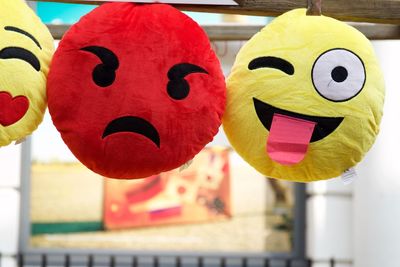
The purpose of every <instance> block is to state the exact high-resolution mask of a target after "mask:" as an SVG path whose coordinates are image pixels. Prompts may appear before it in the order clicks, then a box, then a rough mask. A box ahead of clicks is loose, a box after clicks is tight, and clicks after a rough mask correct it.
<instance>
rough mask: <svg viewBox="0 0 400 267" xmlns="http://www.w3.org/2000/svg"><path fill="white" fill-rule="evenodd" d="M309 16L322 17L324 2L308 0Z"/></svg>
mask: <svg viewBox="0 0 400 267" xmlns="http://www.w3.org/2000/svg"><path fill="white" fill-rule="evenodd" d="M307 1H308V8H307V16H321V14H322V12H321V6H322V0H307Z"/></svg>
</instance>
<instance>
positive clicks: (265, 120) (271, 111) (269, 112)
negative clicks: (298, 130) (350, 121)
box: [253, 98, 344, 142]
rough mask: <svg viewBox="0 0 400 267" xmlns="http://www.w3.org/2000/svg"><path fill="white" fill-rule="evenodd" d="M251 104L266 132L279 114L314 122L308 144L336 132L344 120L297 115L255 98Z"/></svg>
mask: <svg viewBox="0 0 400 267" xmlns="http://www.w3.org/2000/svg"><path fill="white" fill-rule="evenodd" d="M253 102H254V107H255V109H256V113H257V116H258V119H259V120H260V121H261V123H262V124H263V125H264V127H265V128H266V129H267V130H268V131H269V130H270V129H271V125H272V119H273V117H274V115H275V114H281V115H285V116H288V117H293V118H296V119H301V120H305V121H310V122H314V123H315V127H314V131H313V133H312V136H311V140H310V142H316V141H318V140H321V139H323V138H325V137H327V136H328V135H330V134H331V133H332V132H333V131H335V130H336V128H337V127H338V126H339V125H340V124H341V123H342V121H343V119H344V118H343V117H333V118H331V117H320V116H310V115H304V114H299V113H295V112H292V111H287V110H284V109H280V108H276V107H274V106H271V105H269V104H267V103H265V102H262V101H260V100H258V99H257V98H253Z"/></svg>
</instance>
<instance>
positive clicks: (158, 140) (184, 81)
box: [48, 3, 226, 179]
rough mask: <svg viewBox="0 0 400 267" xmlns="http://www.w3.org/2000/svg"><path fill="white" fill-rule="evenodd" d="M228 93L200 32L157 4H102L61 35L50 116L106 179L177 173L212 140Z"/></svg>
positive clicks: (185, 18)
mask: <svg viewBox="0 0 400 267" xmlns="http://www.w3.org/2000/svg"><path fill="white" fill-rule="evenodd" d="M225 94H226V86H225V79H224V76H223V73H222V70H221V66H220V63H219V61H218V59H217V57H216V55H215V53H214V51H213V50H212V48H211V45H210V42H209V40H208V37H207V36H206V34H205V32H204V31H203V30H202V29H201V27H199V25H198V24H197V23H196V22H194V21H193V20H192V19H191V18H189V17H188V16H186V15H185V14H183V13H182V12H180V11H178V10H177V9H175V8H173V7H171V6H168V5H164V4H144V5H138V4H133V3H108V4H103V5H101V6H100V7H98V8H96V9H95V10H94V11H92V12H91V13H89V14H87V15H86V16H84V17H83V18H82V19H81V20H80V21H79V22H78V23H77V24H75V25H73V26H72V28H71V29H70V30H69V31H68V32H67V33H66V35H65V36H64V38H63V39H62V40H61V42H60V45H59V47H58V49H57V51H56V53H55V56H54V59H53V61H52V67H51V71H50V74H49V81H48V100H49V111H50V114H51V116H52V120H53V122H54V125H55V126H56V128H57V129H58V131H59V132H60V133H61V136H62V138H63V140H64V142H65V143H66V144H67V145H68V147H69V148H70V150H71V151H72V152H73V153H74V155H75V156H76V157H77V158H78V159H79V160H80V161H81V162H82V163H83V164H84V165H86V166H87V167H88V168H89V169H91V170H93V171H94V172H96V173H99V174H101V175H103V176H106V177H111V178H121V179H133V178H142V177H147V176H150V175H153V174H157V173H160V172H163V171H167V170H171V169H174V168H177V167H179V166H181V165H183V164H185V163H186V162H188V161H189V160H191V159H192V158H193V157H194V156H195V155H196V154H197V153H198V152H199V151H200V150H201V149H202V148H204V146H205V145H206V144H208V143H209V142H210V141H212V139H213V137H214V135H215V134H216V133H217V132H218V129H219V126H220V125H221V120H222V114H223V112H224V109H225Z"/></svg>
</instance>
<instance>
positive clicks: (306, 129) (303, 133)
mask: <svg viewBox="0 0 400 267" xmlns="http://www.w3.org/2000/svg"><path fill="white" fill-rule="evenodd" d="M227 87H228V89H227V90H228V93H227V110H226V113H225V115H224V118H223V126H224V130H225V133H226V134H227V136H228V139H229V141H230V143H231V144H232V146H233V147H234V148H235V150H236V151H237V152H238V153H239V154H240V155H241V156H242V157H243V158H244V159H245V160H246V161H247V162H249V163H250V164H251V165H252V166H253V167H254V168H256V169H257V170H258V171H259V172H261V173H262V174H264V175H266V176H269V177H272V178H279V179H286V180H292V181H300V182H308V181H314V180H321V179H328V178H332V177H337V176H339V175H341V174H342V173H343V172H345V171H346V170H347V169H349V168H351V167H353V166H354V165H356V164H357V163H358V162H359V161H361V159H362V158H363V156H364V155H365V153H366V152H367V151H368V150H369V149H370V147H371V146H372V144H373V143H374V141H375V138H376V135H377V134H378V131H379V124H380V121H381V116H382V108H383V102H384V81H383V77H382V73H381V71H380V68H379V65H378V62H377V59H376V56H375V54H374V50H373V48H372V45H371V43H370V42H369V41H368V39H367V38H366V37H365V36H364V35H363V34H361V33H360V32H359V31H357V30H356V29H354V28H353V27H351V26H348V25H347V24H345V23H343V22H340V21H337V20H335V19H332V18H329V17H325V16H307V15H306V10H305V9H297V10H292V11H290V12H288V13H285V14H283V15H282V16H280V17H278V18H276V19H275V20H274V21H273V22H272V23H271V24H269V25H267V26H266V27H265V28H264V29H263V30H261V32H259V33H257V34H256V35H255V36H254V37H253V38H251V40H250V41H249V42H248V43H246V44H245V45H244V47H243V48H242V49H241V50H240V52H239V54H238V55H237V58H236V61H235V63H234V66H233V69H232V73H231V75H230V76H229V78H228V79H227Z"/></svg>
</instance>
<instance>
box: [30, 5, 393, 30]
mask: <svg viewBox="0 0 400 267" xmlns="http://www.w3.org/2000/svg"><path fill="white" fill-rule="evenodd" d="M35 1H44V2H60V3H85V4H101V3H104V1H96V0H52V1H51V0H35ZM235 2H237V3H238V4H239V5H238V6H221V5H176V6H177V7H178V8H180V9H182V10H189V11H199V12H211V13H231V14H243V15H260V16H278V15H280V14H282V13H284V12H286V11H288V10H292V9H295V8H302V7H306V5H307V1H305V0H285V1H282V0H235ZM322 12H323V14H324V15H327V16H331V17H334V18H338V19H340V20H344V21H361V22H375V23H390V24H400V1H399V0H379V1H376V0H352V1H348V0H324V1H323V5H322Z"/></svg>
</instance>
